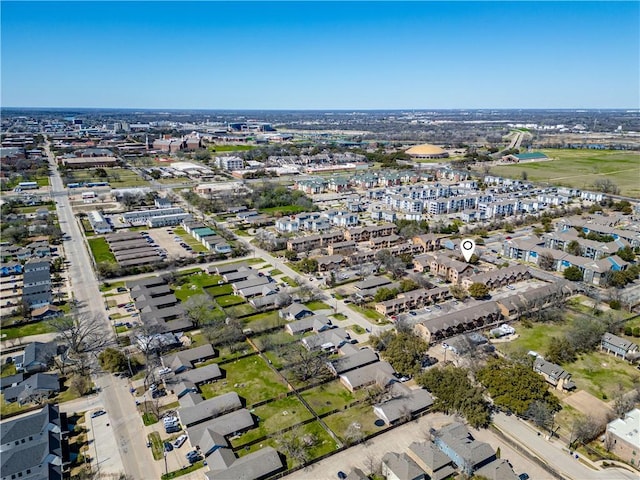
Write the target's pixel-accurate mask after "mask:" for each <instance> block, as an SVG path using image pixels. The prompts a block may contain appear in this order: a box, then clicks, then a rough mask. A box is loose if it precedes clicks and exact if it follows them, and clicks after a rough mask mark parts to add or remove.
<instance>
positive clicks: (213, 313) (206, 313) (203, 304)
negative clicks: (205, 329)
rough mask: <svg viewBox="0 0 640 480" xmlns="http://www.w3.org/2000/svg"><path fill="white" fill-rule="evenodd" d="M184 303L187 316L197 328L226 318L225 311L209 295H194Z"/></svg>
mask: <svg viewBox="0 0 640 480" xmlns="http://www.w3.org/2000/svg"><path fill="white" fill-rule="evenodd" d="M182 305H183V306H184V310H185V313H186V316H187V318H188V319H189V320H190V321H191V323H192V324H193V326H194V327H196V328H197V327H199V326H201V325H203V324H205V323H216V322H220V321H222V320H223V319H224V313H223V312H221V311H220V310H219V309H218V308H217V305H216V304H215V302H214V301H213V300H212V299H211V297H209V295H206V294H200V295H193V296H191V297H189V298H188V299H187V301H186V302H184V303H183V304H182Z"/></svg>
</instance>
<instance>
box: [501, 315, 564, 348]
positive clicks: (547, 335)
mask: <svg viewBox="0 0 640 480" xmlns="http://www.w3.org/2000/svg"><path fill="white" fill-rule="evenodd" d="M513 328H515V329H516V333H517V335H518V338H517V339H515V340H513V341H511V342H505V343H496V344H495V345H496V348H497V349H498V350H500V351H501V352H502V353H504V354H506V355H510V354H514V353H522V352H524V353H527V352H528V351H530V350H533V351H534V352H538V353H539V354H540V355H544V353H545V352H546V350H547V346H548V345H549V342H550V341H551V339H552V338H554V337H555V338H558V337H561V336H562V335H563V334H564V333H565V332H566V331H567V330H568V329H569V325H568V324H564V323H535V324H533V326H532V327H531V328H525V327H524V326H522V323H521V322H515V323H514V324H513Z"/></svg>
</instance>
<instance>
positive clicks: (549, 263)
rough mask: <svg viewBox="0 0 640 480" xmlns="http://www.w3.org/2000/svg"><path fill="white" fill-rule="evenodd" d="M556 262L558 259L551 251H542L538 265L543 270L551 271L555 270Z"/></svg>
mask: <svg viewBox="0 0 640 480" xmlns="http://www.w3.org/2000/svg"><path fill="white" fill-rule="evenodd" d="M555 264H556V261H555V260H554V258H553V257H552V256H551V255H550V254H549V253H542V254H540V255H539V256H538V266H539V267H540V268H541V269H542V270H546V271H547V272H551V271H553V270H555Z"/></svg>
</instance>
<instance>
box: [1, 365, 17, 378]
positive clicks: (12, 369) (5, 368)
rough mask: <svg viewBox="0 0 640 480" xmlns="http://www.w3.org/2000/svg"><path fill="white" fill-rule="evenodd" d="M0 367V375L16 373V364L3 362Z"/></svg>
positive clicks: (6, 375) (7, 375)
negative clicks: (0, 371) (0, 369)
mask: <svg viewBox="0 0 640 480" xmlns="http://www.w3.org/2000/svg"><path fill="white" fill-rule="evenodd" d="M1 368H2V373H0V377H10V376H11V375H15V374H16V373H17V371H16V365H15V364H14V363H3V364H2V367H1Z"/></svg>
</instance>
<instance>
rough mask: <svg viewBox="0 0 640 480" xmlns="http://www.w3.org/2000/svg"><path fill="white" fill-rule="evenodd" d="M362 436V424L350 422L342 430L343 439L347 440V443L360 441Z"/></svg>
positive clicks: (352, 443)
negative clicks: (343, 430)
mask: <svg viewBox="0 0 640 480" xmlns="http://www.w3.org/2000/svg"><path fill="white" fill-rule="evenodd" d="M363 438H364V434H363V433H362V425H360V424H359V423H357V422H351V423H350V424H349V426H348V427H347V429H346V430H345V432H344V439H345V440H346V441H347V444H348V445H354V444H356V443H360V441H361V440H362V439H363Z"/></svg>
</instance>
